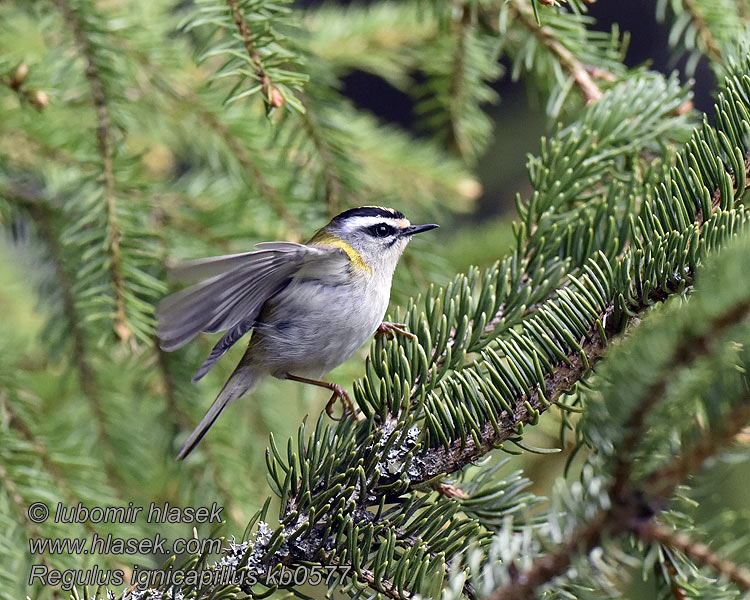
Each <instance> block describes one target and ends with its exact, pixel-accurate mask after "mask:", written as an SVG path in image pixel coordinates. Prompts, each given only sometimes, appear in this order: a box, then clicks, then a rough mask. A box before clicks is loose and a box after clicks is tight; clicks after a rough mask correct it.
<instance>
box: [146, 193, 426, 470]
mask: <svg viewBox="0 0 750 600" xmlns="http://www.w3.org/2000/svg"><path fill="white" fill-rule="evenodd" d="M436 227H438V225H437V224H434V223H431V224H426V225H412V224H411V223H410V222H409V220H408V219H407V218H406V217H405V216H404V215H403V213H401V212H399V211H398V210H395V209H393V208H387V207H382V206H362V207H359V208H352V209H349V210H346V211H344V212H342V213H340V214H338V215H336V216H335V217H333V218H332V219H331V220H330V222H329V223H328V224H327V225H326V226H325V227H323V228H321V229H320V230H318V231H317V232H316V233H315V234H314V235H313V236H312V238H310V240H309V241H308V242H307V243H305V244H299V243H295V242H261V243H259V244H256V246H255V250H253V251H250V252H243V253H239V254H229V255H224V256H216V257H211V258H202V259H197V260H192V261H188V262H185V263H182V264H180V265H177V266H176V267H174V268H173V269H172V270H171V275H172V278H173V279H175V280H177V281H197V283H195V284H194V285H192V286H190V287H188V288H186V289H184V290H181V291H178V292H176V293H174V294H172V295H170V296H167V297H166V298H164V299H163V300H162V301H161V302H160V303H159V305H158V306H157V307H156V310H155V315H156V320H157V326H156V332H157V335H158V337H159V343H160V346H161V348H162V349H163V350H164V351H167V352H170V351H173V350H176V349H178V348H180V347H182V346H184V345H185V344H187V343H188V342H190V341H191V340H193V339H194V338H195V337H196V336H198V335H199V334H200V333H201V332H205V333H216V332H226V333H225V334H224V335H223V337H222V338H221V339H220V340H219V341H218V342H217V343H216V345H215V346H214V347H213V349H212V350H211V352H210V353H209V354H208V356H207V358H206V359H205V361H204V362H203V364H202V365H201V366H200V368H199V369H198V372H197V373H196V374H195V376H194V377H193V381H194V382H195V381H198V380H199V379H201V378H202V377H203V376H204V375H205V374H206V373H208V371H209V370H210V369H211V368H212V367H213V366H214V365H215V364H216V363H217V361H218V360H219V359H220V358H221V357H222V356H223V355H224V354H225V353H226V352H227V350H229V348H230V347H232V346H233V345H234V344H236V343H237V342H238V341H239V340H240V339H241V338H243V337H244V336H245V334H247V333H249V332H250V331H252V334H251V337H250V339H249V342H248V344H247V349H246V351H245V354H244V355H243V357H242V358H241V359H240V361H239V363H238V364H237V367H236V368H235V370H234V371H233V372H232V374H231V375H230V377H229V379H228V380H227V381H226V383H225V384H224V387H223V388H222V389H221V391H220V392H219V394H218V396H217V397H216V399H215V400H214V402H213V404H212V405H211V407H210V408H209V409H208V411H207V412H206V414H205V416H204V417H203V418H202V419H201V421H200V423H199V424H198V425H197V427H196V428H195V430H194V431H193V432H192V433H191V434H190V436H189V437H188V438H187V440H186V441H185V443H184V445H183V446H182V448H181V449H180V451H179V453H178V455H177V458H178V460H182V459H185V458H186V457H187V456H188V455H189V454H190V452H191V451H192V450H193V449H194V448H195V447H196V446H197V445H198V443H199V442H200V441H201V439H202V438H203V436H204V435H205V434H206V433H207V432H208V430H209V429H210V428H211V426H212V425H213V424H214V423H215V422H216V420H217V419H218V418H219V415H221V413H222V411H223V410H224V409H225V408H226V407H227V406H228V405H229V404H230V403H231V402H232V401H234V400H236V399H237V398H239V397H240V396H243V395H245V394H247V393H248V392H250V391H252V390H253V389H254V388H255V387H256V386H257V385H258V384H259V383H260V382H261V381H262V380H263V379H264V378H265V377H267V376H272V377H275V378H278V379H288V380H293V381H298V382H301V383H305V384H310V385H315V386H319V387H324V388H328V389H330V390H332V392H333V393H332V395H331V398H330V400H329V401H328V404H327V405H326V412H327V413H328V414H329V416H331V417H332V418H333V407H334V405H335V402H336V400H337V399H338V400H340V401H341V402H342V405H343V409H344V410H343V414H342V418H344V416H345V415H346V414H347V413H349V414H350V415H351V416H355V414H356V412H355V409H354V407H353V404H352V402H351V399H350V397H349V395H348V394H347V392H346V391H345V390H344V388H343V387H341V386H339V385H337V384H334V383H328V382H325V381H322V380H321V377H323V375H325V374H326V373H328V372H329V371H331V370H332V369H334V368H335V367H337V366H338V365H340V364H341V363H343V362H344V361H345V360H347V359H348V358H349V357H350V356H351V355H352V354H354V352H355V351H356V350H357V349H359V348H360V347H361V346H362V345H363V344H364V343H365V342H366V341H367V340H368V339H369V338H370V337H371V336H372V335H373V334H376V333H377V334H379V335H385V336H387V337H388V338H393V336H394V335H402V336H406V337H412V338H413V337H414V336H413V334H411V333H410V332H409V331H408V330H407V328H406V326H405V325H404V324H401V323H390V322H387V321H383V318H384V316H385V313H386V310H387V308H388V303H389V300H390V292H391V282H392V279H393V273H394V271H395V269H396V265H397V264H398V261H399V258H400V257H401V254H402V253H403V251H404V249H405V248H406V246H407V244H408V243H409V241H410V240H411V239H412V237H413V236H414V235H415V234H418V233H422V232H425V231H429V230H431V229H434V228H436Z"/></svg>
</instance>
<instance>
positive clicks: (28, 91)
mask: <svg viewBox="0 0 750 600" xmlns="http://www.w3.org/2000/svg"><path fill="white" fill-rule="evenodd" d="M28 73H29V66H28V65H27V64H26V63H21V64H19V65H18V66H17V67H16V68H15V69H13V72H12V73H11V74H9V75H3V74H0V85H4V86H5V87H7V88H9V89H10V90H12V91H13V92H15V93H16V94H17V95H18V96H19V97H20V98H21V99H23V100H25V101H26V102H28V103H29V104H31V106H33V107H34V108H35V109H37V110H38V111H40V112H41V111H42V110H44V108H45V107H46V106H47V105H48V104H49V97H48V96H47V94H46V93H45V92H43V91H42V90H35V89H32V88H29V87H28V86H26V85H24V83H25V81H26V77H27V76H28Z"/></svg>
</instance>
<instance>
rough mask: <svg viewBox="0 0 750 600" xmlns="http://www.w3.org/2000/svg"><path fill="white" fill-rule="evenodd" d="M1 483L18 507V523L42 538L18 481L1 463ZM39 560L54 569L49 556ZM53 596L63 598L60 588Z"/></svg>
mask: <svg viewBox="0 0 750 600" xmlns="http://www.w3.org/2000/svg"><path fill="white" fill-rule="evenodd" d="M0 483H2V486H3V489H4V490H5V491H6V492H7V494H8V497H9V498H10V500H11V502H12V503H13V506H14V507H15V509H16V513H17V519H16V522H17V523H23V526H24V528H25V529H26V530H27V531H28V534H29V536H28V537H29V538H32V537H34V538H40V537H42V536H41V533H40V532H39V528H38V527H37V526H36V524H35V523H34V522H33V521H31V519H29V518H28V507H27V506H28V505H27V503H26V501H25V500H24V499H23V496H22V495H21V491H20V490H19V489H18V486H17V485H16V482H15V481H13V479H12V478H11V477H10V473H8V471H7V470H6V468H5V467H4V466H3V465H2V463H0ZM39 560H41V561H42V564H43V565H44V566H46V567H47V569H52V568H53V567H52V565H51V564H50V562H49V560H48V558H47V557H46V556H45V555H43V554H42V555H39ZM53 596H54V597H55V598H58V599H60V600H61V599H62V597H63V596H62V594H61V593H60V591H59V590H53Z"/></svg>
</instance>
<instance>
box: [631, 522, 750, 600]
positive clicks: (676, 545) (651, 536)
mask: <svg viewBox="0 0 750 600" xmlns="http://www.w3.org/2000/svg"><path fill="white" fill-rule="evenodd" d="M635 533H636V534H637V535H638V536H639V537H640V538H641V539H643V540H644V541H647V542H658V543H659V544H661V545H662V546H667V547H669V548H673V549H675V550H679V551H680V552H683V553H684V554H685V555H686V556H688V557H689V558H690V559H692V560H693V561H694V562H696V563H697V564H703V565H706V566H708V567H710V568H711V569H713V570H714V572H716V573H717V574H719V575H722V576H724V577H726V578H727V579H729V580H731V581H733V582H734V583H735V584H736V585H737V587H739V588H740V589H742V590H743V591H745V592H750V570H749V569H747V568H746V567H744V566H742V565H739V564H737V563H735V562H733V561H731V560H728V559H726V558H722V557H720V556H719V555H717V554H716V553H715V552H714V551H713V550H711V548H710V547H709V546H708V545H706V544H704V543H702V542H696V541H695V540H692V539H691V538H690V536H689V535H688V534H687V533H686V532H684V531H675V530H673V529H671V528H669V527H667V526H666V525H663V524H661V523H659V522H657V521H648V522H646V523H642V524H639V525H638V526H637V527H636V528H635Z"/></svg>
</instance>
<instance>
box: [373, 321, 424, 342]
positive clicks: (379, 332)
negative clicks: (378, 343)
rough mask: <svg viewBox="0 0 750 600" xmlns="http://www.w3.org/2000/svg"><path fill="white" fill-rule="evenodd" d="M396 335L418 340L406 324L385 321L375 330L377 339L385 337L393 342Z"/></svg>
mask: <svg viewBox="0 0 750 600" xmlns="http://www.w3.org/2000/svg"><path fill="white" fill-rule="evenodd" d="M395 334H398V335H403V336H404V337H405V338H409V339H410V340H413V339H416V337H417V336H416V335H414V334H413V333H411V332H410V331H409V330H408V329H407V328H406V323H391V322H390V321H383V322H382V323H381V324H380V325H378V328H377V329H376V330H375V337H383V336H385V337H386V338H387V339H389V340H392V339H393V337H394V335H395Z"/></svg>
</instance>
